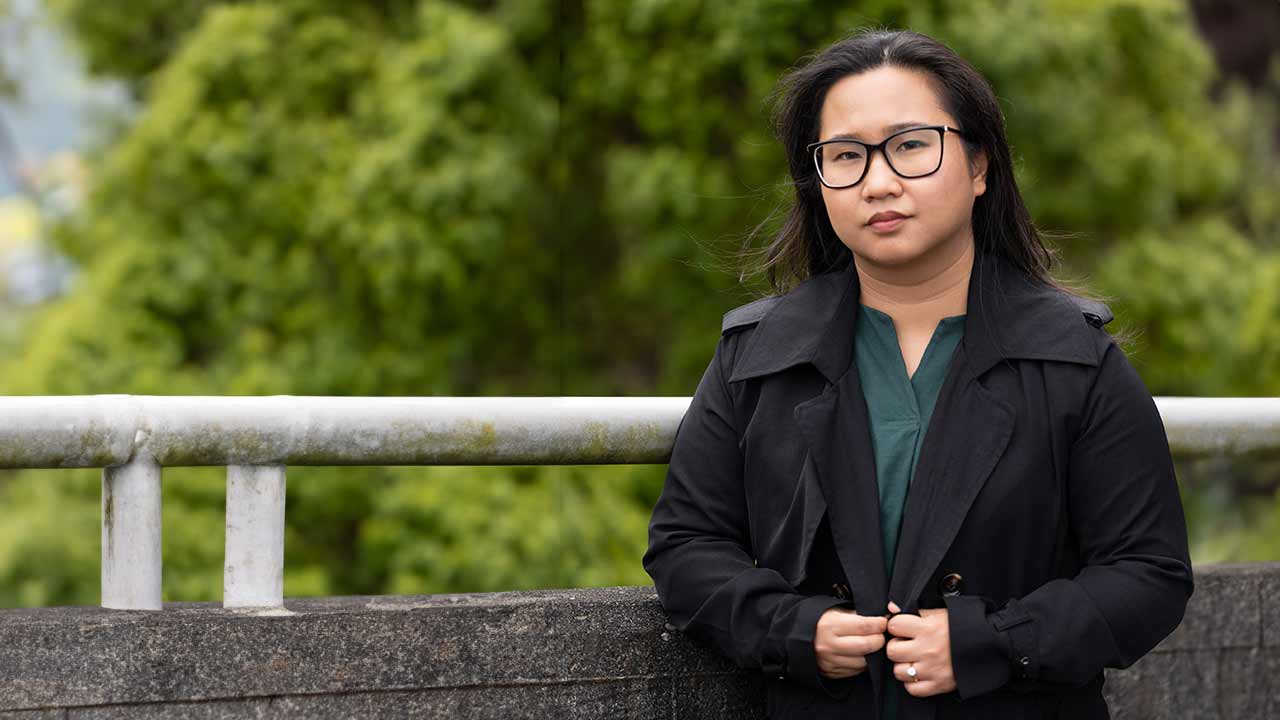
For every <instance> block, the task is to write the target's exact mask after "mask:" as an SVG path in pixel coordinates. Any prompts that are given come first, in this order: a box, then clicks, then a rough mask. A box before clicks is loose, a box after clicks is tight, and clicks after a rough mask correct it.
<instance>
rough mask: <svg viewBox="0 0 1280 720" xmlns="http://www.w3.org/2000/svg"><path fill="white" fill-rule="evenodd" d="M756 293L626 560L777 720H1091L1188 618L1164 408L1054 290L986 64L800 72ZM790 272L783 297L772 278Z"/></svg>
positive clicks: (1089, 307) (725, 334) (830, 53)
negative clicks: (1110, 685) (786, 168)
mask: <svg viewBox="0 0 1280 720" xmlns="http://www.w3.org/2000/svg"><path fill="white" fill-rule="evenodd" d="M781 87H782V88H783V90H784V91H785V92H784V93H783V96H782V103H781V106H780V110H779V112H778V114H777V116H776V123H777V130H778V136H779V138H780V139H781V141H782V143H783V145H784V147H785V149H786V152H787V157H788V160H789V163H790V172H791V176H792V179H793V181H794V184H795V203H794V206H793V207H792V208H791V211H790V215H789V217H788V219H787V222H786V223H785V226H784V227H783V229H782V230H781V232H780V233H779V235H778V236H777V238H776V239H775V241H774V242H773V243H772V245H771V246H770V247H769V248H768V263H769V265H768V269H769V274H770V278H771V280H772V281H773V282H774V285H775V288H777V289H779V290H780V291H779V292H778V293H777V294H775V295H773V296H770V297H767V298H764V299H761V300H757V301H755V302H752V303H749V304H747V305H744V306H742V307H739V308H736V309H734V310H732V311H730V312H729V313H727V314H726V315H725V317H724V323H723V327H722V334H721V337H720V340H719V343H718V345H717V346H716V349H715V353H714V355H713V357H712V359H711V362H710V364H709V365H708V367H707V370H706V372H705V374H704V375H703V377H702V380H701V382H700V383H699V384H698V387H697V390H696V391H695V394H694V397H693V401H692V404H691V405H690V407H689V410H688V412H687V413H686V414H685V416H684V418H683V420H682V421H681V423H680V426H679V429H678V431H677V434H676V441H675V447H674V449H673V451H672V456H671V463H670V466H669V470H668V473H667V477H666V482H665V485H664V487H663V491H662V495H661V497H660V499H659V500H658V503H657V506H656V507H655V508H654V511H653V517H652V520H651V523H650V527H649V548H648V551H647V552H646V553H645V556H644V566H645V568H646V570H647V571H648V573H649V574H650V575H651V576H652V577H653V579H654V582H655V584H656V586H657V591H658V596H659V598H660V600H661V602H662V604H663V606H664V608H665V609H666V611H667V612H668V614H669V615H670V617H671V620H672V622H673V623H674V624H675V625H676V626H677V627H678V628H680V629H681V630H682V631H684V632H686V633H687V634H689V635H690V636H692V637H695V638H699V639H701V640H704V641H706V642H709V643H711V645H712V646H713V647H715V648H716V649H718V650H719V651H720V652H722V653H723V654H725V655H726V656H728V657H729V658H730V659H732V660H733V661H734V662H736V663H737V664H738V665H740V666H743V667H749V668H757V669H760V670H761V671H763V673H764V679H765V699H766V703H767V707H768V712H769V716H770V717H773V718H790V717H796V718H801V717H803V718H874V717H881V718H901V719H902V720H911V719H917V718H921V719H923V718H939V719H941V718H1019V719H1026V718H1041V717H1044V718H1050V717H1062V718H1073V719H1074V718H1106V717H1108V716H1109V715H1108V710H1107V705H1106V702H1105V701H1104V699H1103V694H1102V688H1103V680H1104V674H1103V668H1105V667H1116V668H1122V667H1127V666H1129V665H1130V664H1132V663H1133V662H1135V661H1136V660H1137V659H1138V658H1140V657H1142V656H1143V655H1144V654H1145V653H1147V652H1148V651H1149V650H1151V649H1152V648H1153V647H1154V646H1155V645H1156V644H1157V643H1158V642H1160V640H1162V639H1163V638H1164V637H1166V636H1167V635H1168V634H1169V633H1170V632H1172V631H1173V630H1174V628H1175V627H1177V625H1178V623H1179V622H1181V620H1182V616H1183V611H1184V609H1185V606H1186V603H1187V600H1188V598H1189V597H1190V595H1191V592H1192V589H1193V582H1192V572H1191V563H1190V558H1189V555H1188V550H1187V537H1186V525H1185V521H1184V516H1183V510H1182V505H1181V501H1180V499H1179V495H1178V487H1177V483H1176V481H1175V478H1174V470H1173V463H1172V459H1171V457H1170V454H1169V445H1168V442H1167V439H1166V436H1165V432H1164V426H1163V424H1162V422H1161V419H1160V416H1159V414H1158V412H1157V409H1156V406H1155V403H1154V402H1153V400H1152V398H1151V395H1150V393H1149V392H1148V390H1147V389H1146V387H1145V385H1144V384H1143V382H1142V380H1141V378H1140V377H1139V376H1138V374H1137V373H1136V372H1135V371H1134V369H1133V367H1132V365H1131V364H1130V363H1129V361H1128V360H1127V358H1126V357H1125V354H1124V352H1123V350H1122V349H1121V347H1120V346H1119V345H1118V344H1117V343H1116V341H1115V339H1113V337H1112V336H1111V335H1110V334H1109V333H1108V332H1107V331H1106V330H1105V329H1104V328H1103V326H1104V325H1105V324H1106V323H1107V322H1108V321H1109V320H1110V319H1111V313H1110V311H1109V309H1108V308H1107V306H1106V305H1104V304H1102V303H1100V302H1097V301H1095V300H1091V299H1088V298H1085V297H1081V296H1079V295H1078V294H1075V293H1073V292H1070V291H1068V290H1067V289H1066V288H1065V287H1063V286H1062V285H1060V284H1059V283H1058V282H1056V281H1055V280H1054V279H1053V278H1052V277H1051V276H1050V268H1051V265H1052V261H1053V256H1052V255H1051V253H1050V251H1049V250H1048V249H1047V248H1046V247H1045V245H1044V244H1043V243H1042V241H1041V239H1040V237H1039V235H1038V234H1037V231H1036V228H1035V227H1034V225H1033V224H1032V222H1031V219H1030V217H1029V215H1028V212H1027V209H1026V207H1025V205H1024V203H1023V201H1022V198H1021V196H1020V195H1019V192H1018V188H1017V186H1016V184H1015V182H1014V175H1013V168H1012V165H1011V161H1010V152H1009V147H1008V142H1007V140H1006V138H1005V130H1004V120H1003V117H1002V115H1001V112H1000V108H999V106H998V104H997V102H996V99H995V95H994V93H993V92H992V90H991V88H990V86H989V85H988V84H987V82H986V81H985V80H984V79H983V78H982V76H981V75H980V74H979V73H978V72H977V71H976V70H975V69H974V68H973V67H972V66H971V65H970V64H969V63H967V62H966V61H964V60H963V59H962V58H960V57H959V56H957V55H956V54H955V53H954V52H953V51H951V50H950V49H949V48H947V47H945V46H944V45H942V44H940V43H939V42H937V41H935V40H933V39H931V38H929V37H927V36H924V35H921V34H918V33H913V32H889V31H868V32H863V33H859V34H856V35H853V36H851V37H849V38H846V39H844V40H842V41H840V42H837V43H836V44H834V45H832V46H830V47H828V48H827V49H825V50H823V51H822V52H821V53H819V54H817V55H816V56H814V57H813V59H812V60H811V61H810V62H808V63H807V64H806V65H804V66H803V67H800V68H799V69H797V70H795V71H793V72H792V73H791V74H789V75H788V76H787V77H786V78H785V79H784V83H783V84H782V86H781ZM787 279H792V280H795V281H797V282H794V283H790V284H788V283H787V282H785V281H786V280H787Z"/></svg>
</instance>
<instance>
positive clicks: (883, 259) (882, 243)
mask: <svg viewBox="0 0 1280 720" xmlns="http://www.w3.org/2000/svg"><path fill="white" fill-rule="evenodd" d="M853 254H854V255H857V256H859V257H860V258H861V259H862V260H864V261H866V262H870V263H873V264H876V265H883V266H886V267H892V266H901V265H910V264H911V263H913V262H916V261H917V260H919V259H920V257H921V255H922V253H921V250H920V246H919V245H917V244H915V243H913V242H911V240H910V239H908V238H902V239H899V238H890V237H873V238H868V239H867V240H866V241H865V242H862V243H859V244H858V245H857V246H855V247H854V248H853Z"/></svg>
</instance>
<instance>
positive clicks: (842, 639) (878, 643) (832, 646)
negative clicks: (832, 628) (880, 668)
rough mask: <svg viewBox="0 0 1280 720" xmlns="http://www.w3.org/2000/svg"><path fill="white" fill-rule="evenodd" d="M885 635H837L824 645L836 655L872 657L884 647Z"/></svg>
mask: <svg viewBox="0 0 1280 720" xmlns="http://www.w3.org/2000/svg"><path fill="white" fill-rule="evenodd" d="M884 641H885V637H884V633H875V634H874V635H837V636H836V637H833V638H830V639H829V640H828V641H826V642H825V643H823V646H824V647H825V648H826V649H828V650H829V651H830V652H832V653H834V654H836V655H844V656H861V655H870V654H871V653H873V652H876V651H877V650H879V649H880V648H882V647H884Z"/></svg>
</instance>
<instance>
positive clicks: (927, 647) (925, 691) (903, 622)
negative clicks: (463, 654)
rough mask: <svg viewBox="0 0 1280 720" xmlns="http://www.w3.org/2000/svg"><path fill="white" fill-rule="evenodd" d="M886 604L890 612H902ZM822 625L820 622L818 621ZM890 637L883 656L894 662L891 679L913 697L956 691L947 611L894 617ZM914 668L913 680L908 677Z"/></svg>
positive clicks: (934, 610)
mask: <svg viewBox="0 0 1280 720" xmlns="http://www.w3.org/2000/svg"><path fill="white" fill-rule="evenodd" d="M901 610H902V609H901V608H899V607H898V605H897V603H895V602H893V601H892V600H890V601H889V612H891V613H896V612H901ZM819 624H821V621H819ZM888 629H889V633H890V634H892V635H893V637H892V638H890V639H889V644H888V645H887V646H885V654H886V655H888V657H889V659H890V660H891V661H893V676H894V677H895V678H897V679H898V680H899V681H901V682H902V684H903V685H905V686H906V689H907V692H908V693H910V694H911V695H914V696H916V697H927V696H929V695H941V694H942V693H947V692H951V691H952V690H955V689H956V678H955V675H954V674H953V673H952V670H951V628H950V625H949V624H948V620H947V610H946V608H921V609H920V615H919V616H918V617H917V616H915V615H897V616H894V617H893V618H891V619H890V620H889V624H888ZM909 667H915V669H916V677H915V678H912V677H910V676H909V675H907V668H909Z"/></svg>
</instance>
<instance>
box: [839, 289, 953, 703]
mask: <svg viewBox="0 0 1280 720" xmlns="http://www.w3.org/2000/svg"><path fill="white" fill-rule="evenodd" d="M964 318H965V316H964V315H951V316H948V317H944V318H942V319H941V320H939V321H938V324H937V326H935V327H934V330H933V335H932V336H931V337H930V338H929V344H928V345H927V346H925V350H924V353H923V354H922V355H921V356H920V363H919V364H918V365H917V366H916V371H915V372H914V373H912V374H911V375H910V376H908V375H907V364H906V361H905V360H904V359H903V357H902V348H901V346H900V345H899V344H898V333H897V328H896V327H895V325H894V323H893V317H892V316H890V315H889V314H888V313H885V312H884V311H881V310H877V309H875V308H873V307H870V306H868V305H863V304H862V303H861V302H859V303H858V318H857V321H856V322H857V325H856V327H855V328H854V330H855V332H854V355H855V361H856V362H857V365H858V376H859V380H860V381H861V384H862V393H863V397H864V398H865V400H866V402H867V414H868V420H869V425H870V430H871V446H872V452H873V453H874V455H875V465H876V485H877V488H878V491H879V496H880V497H879V499H880V539H881V545H882V548H883V550H884V567H885V574H886V576H887V577H891V576H892V575H893V565H894V554H895V553H896V551H897V547H898V533H899V531H900V529H901V527H902V512H903V510H904V509H905V507H906V498H907V491H908V488H909V486H910V484H911V480H912V476H913V475H914V474H915V468H916V462H917V460H919V458H920V448H921V446H922V445H923V443H924V437H925V433H926V432H927V430H928V426H929V420H930V417H931V416H932V414H933V409H934V405H935V403H936V401H937V398H938V391H939V390H940V389H941V387H942V383H943V380H944V379H945V378H946V375H947V370H948V367H949V366H950V364H951V359H952V357H953V356H954V355H955V350H956V347H957V346H958V345H959V344H960V339H961V336H962V335H963V334H964ZM886 579H887V578H886ZM891 669H892V666H891V665H887V666H886V669H885V674H886V676H888V678H889V680H890V682H889V684H888V688H889V689H890V692H887V693H885V698H884V712H883V714H882V717H883V718H885V720H896V718H897V710H898V694H897V692H895V690H897V689H896V688H894V683H895V682H897V681H896V680H895V679H894V678H893V677H892V672H891ZM899 684H901V683H899Z"/></svg>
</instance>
